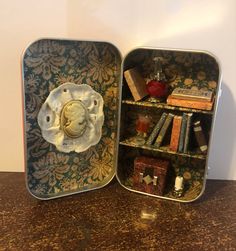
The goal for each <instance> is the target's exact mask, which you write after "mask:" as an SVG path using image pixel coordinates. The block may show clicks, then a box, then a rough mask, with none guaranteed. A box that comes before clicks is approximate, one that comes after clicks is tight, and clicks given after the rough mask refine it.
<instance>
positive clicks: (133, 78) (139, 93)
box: [124, 68, 148, 101]
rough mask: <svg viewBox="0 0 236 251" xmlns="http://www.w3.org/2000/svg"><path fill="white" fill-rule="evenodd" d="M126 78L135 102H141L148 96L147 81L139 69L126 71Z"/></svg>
mask: <svg viewBox="0 0 236 251" xmlns="http://www.w3.org/2000/svg"><path fill="white" fill-rule="evenodd" d="M124 77H125V80H126V82H127V84H128V86H129V89H130V91H131V93H132V95H133V98H134V100H135V101H138V100H141V99H142V98H144V97H145V96H147V95H148V93H147V89H146V83H145V80H144V79H143V77H142V76H141V74H140V73H139V72H138V70H137V68H132V69H129V70H126V71H125V72H124Z"/></svg>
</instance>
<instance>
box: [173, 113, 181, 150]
mask: <svg viewBox="0 0 236 251" xmlns="http://www.w3.org/2000/svg"><path fill="white" fill-rule="evenodd" d="M181 123H182V116H174V120H173V127H172V132H171V139H170V150H171V151H174V152H177V151H178V146H179V136H180V129H181Z"/></svg>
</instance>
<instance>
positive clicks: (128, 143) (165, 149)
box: [119, 138, 206, 159]
mask: <svg viewBox="0 0 236 251" xmlns="http://www.w3.org/2000/svg"><path fill="white" fill-rule="evenodd" d="M119 144H120V145H123V146H129V147H133V148H141V149H145V150H149V151H154V152H161V153H167V154H173V155H178V156H183V157H188V158H195V159H206V155H204V154H201V153H194V152H189V153H180V152H173V151H170V150H169V148H168V146H161V147H160V148H156V147H155V146H148V145H137V144H135V143H134V142H133V141H132V138H128V139H126V140H124V141H120V142H119Z"/></svg>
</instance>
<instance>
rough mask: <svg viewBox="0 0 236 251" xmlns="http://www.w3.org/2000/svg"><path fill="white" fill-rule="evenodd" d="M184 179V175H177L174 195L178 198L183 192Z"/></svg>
mask: <svg viewBox="0 0 236 251" xmlns="http://www.w3.org/2000/svg"><path fill="white" fill-rule="evenodd" d="M183 181H184V178H183V177H182V176H177V177H176V178H175V187H174V191H173V195H174V196H175V197H177V198H179V197H181V196H182V194H183V188H184V186H183Z"/></svg>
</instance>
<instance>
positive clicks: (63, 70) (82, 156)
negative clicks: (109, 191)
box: [23, 39, 121, 199]
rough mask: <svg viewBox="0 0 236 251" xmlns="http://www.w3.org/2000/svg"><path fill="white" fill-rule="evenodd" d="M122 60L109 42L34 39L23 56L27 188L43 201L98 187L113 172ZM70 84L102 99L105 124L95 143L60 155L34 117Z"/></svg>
mask: <svg viewBox="0 0 236 251" xmlns="http://www.w3.org/2000/svg"><path fill="white" fill-rule="evenodd" d="M120 64H121V58H120V54H119V52H118V51H117V49H116V48H115V47H114V46H112V45H111V44H109V43H104V42H85V41H69V40H56V39H43V40H38V41H36V42H34V43H33V44H31V45H30V46H29V47H28V48H27V50H26V51H25V54H24V57H23V82H24V95H25V96H24V108H25V111H24V117H25V149H26V150H25V151H26V160H25V161H26V173H27V185H28V188H29V190H30V192H31V193H32V194H33V195H34V196H36V197H38V198H42V199H48V198H53V197H57V196H62V195H67V194H71V193H77V192H82V191H87V190H91V189H95V188H99V187H102V186H104V185H105V184H107V183H108V182H109V181H110V180H111V179H112V177H113V176H114V173H115V166H114V163H115V151H116V149H115V148H116V147H115V146H116V132H117V125H118V122H117V110H118V108H117V105H118V103H117V102H118V94H119V81H120ZM66 82H70V83H75V84H77V85H81V84H87V85H89V86H91V87H92V88H93V89H94V90H95V91H96V92H98V93H100V94H101V95H102V97H103V100H104V110H103V111H104V125H103V127H102V137H101V140H100V141H99V143H98V144H96V145H95V146H92V147H90V148H89V149H88V150H87V151H85V152H81V153H76V152H70V153H64V152H60V151H58V150H57V149H56V147H55V146H54V145H52V144H50V143H48V142H47V141H45V140H44V139H43V137H42V134H41V130H40V127H39V125H38V121H37V116H38V113H39V110H40V108H41V106H42V104H43V103H44V102H45V100H46V98H47V97H48V95H49V93H50V92H51V91H52V90H54V89H55V88H57V87H59V86H60V85H62V84H64V83H66Z"/></svg>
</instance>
